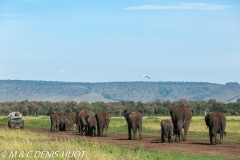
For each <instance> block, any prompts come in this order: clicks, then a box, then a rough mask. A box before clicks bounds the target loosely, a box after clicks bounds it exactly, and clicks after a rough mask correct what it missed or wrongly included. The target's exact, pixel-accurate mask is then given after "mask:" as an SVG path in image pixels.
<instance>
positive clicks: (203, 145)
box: [0, 125, 240, 159]
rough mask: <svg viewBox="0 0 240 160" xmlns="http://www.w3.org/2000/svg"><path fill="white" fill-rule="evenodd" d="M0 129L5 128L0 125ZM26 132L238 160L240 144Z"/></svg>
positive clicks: (113, 135)
mask: <svg viewBox="0 0 240 160" xmlns="http://www.w3.org/2000/svg"><path fill="white" fill-rule="evenodd" d="M0 127H1V128H7V126H5V125H0ZM25 130H26V131H30V132H36V133H42V134H45V135H48V136H52V137H53V138H58V139H59V138H60V139H61V138H68V139H80V140H82V141H93V142H99V143H105V144H111V145H121V146H125V147H129V148H135V147H136V146H142V147H143V148H144V149H145V150H161V151H171V152H181V153H188V154H206V155H214V156H223V157H228V158H236V159H240V142H234V143H233V142H224V143H223V144H221V145H210V144H209V141H204V140H188V141H187V142H181V143H161V141H160V137H143V140H134V141H133V140H127V135H123V134H109V135H108V137H85V136H82V135H79V133H78V132H77V131H69V132H63V131H59V132H52V131H50V129H41V128H29V127H26V128H25Z"/></svg>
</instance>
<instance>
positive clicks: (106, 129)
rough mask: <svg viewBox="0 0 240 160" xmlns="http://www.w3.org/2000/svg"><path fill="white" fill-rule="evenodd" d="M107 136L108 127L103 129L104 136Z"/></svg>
mask: <svg viewBox="0 0 240 160" xmlns="http://www.w3.org/2000/svg"><path fill="white" fill-rule="evenodd" d="M107 134H108V126H106V127H105V136H106V137H107Z"/></svg>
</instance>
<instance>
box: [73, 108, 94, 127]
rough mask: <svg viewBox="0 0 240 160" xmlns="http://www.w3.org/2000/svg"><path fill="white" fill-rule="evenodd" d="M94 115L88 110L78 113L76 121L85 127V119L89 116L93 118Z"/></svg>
mask: <svg viewBox="0 0 240 160" xmlns="http://www.w3.org/2000/svg"><path fill="white" fill-rule="evenodd" d="M93 115H94V114H93V113H92V112H90V111H89V110H82V111H80V112H79V113H78V115H76V116H77V119H79V121H80V123H82V124H83V125H87V122H86V119H85V118H86V117H87V116H89V117H91V116H93Z"/></svg>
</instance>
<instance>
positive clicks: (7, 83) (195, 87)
mask: <svg viewBox="0 0 240 160" xmlns="http://www.w3.org/2000/svg"><path fill="white" fill-rule="evenodd" d="M239 97H240V85H239V84H238V83H236V82H230V83H226V84H225V85H223V84H216V83H207V82H103V83H83V82H57V81H31V80H0V102H3V101H23V100H30V101H51V102H57V101H72V100H73V101H76V102H80V101H88V102H96V101H102V102H109V101H126V100H131V101H142V102H152V101H154V100H156V99H162V100H171V101H174V100H178V99H187V100H208V99H216V100H217V101H221V102H231V101H236V99H237V98H239Z"/></svg>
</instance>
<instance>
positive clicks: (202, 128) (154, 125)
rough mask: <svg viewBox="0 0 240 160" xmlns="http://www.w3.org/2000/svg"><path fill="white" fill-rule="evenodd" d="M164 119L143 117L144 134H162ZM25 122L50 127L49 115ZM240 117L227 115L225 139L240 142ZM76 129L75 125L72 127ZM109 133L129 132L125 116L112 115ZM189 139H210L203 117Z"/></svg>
mask: <svg viewBox="0 0 240 160" xmlns="http://www.w3.org/2000/svg"><path fill="white" fill-rule="evenodd" d="M163 119H171V118H170V117H159V116H151V117H144V118H143V136H160V122H161V120H163ZM24 120H25V121H24V123H25V126H27V127H37V128H45V129H50V126H51V125H50V118H49V116H39V117H24ZM0 123H1V124H7V118H6V117H0ZM239 124H240V117H239V116H231V117H227V126H226V132H227V136H224V141H229V142H239V141H240V130H239ZM72 130H75V126H74V127H73V128H72ZM108 133H110V134H127V133H128V131H127V122H126V120H125V118H124V117H112V118H111V122H110V126H109V130H108ZM188 139H193V140H194V139H196V140H209V137H208V130H206V124H205V122H204V119H203V117H193V118H192V121H191V124H190V128H189V132H188Z"/></svg>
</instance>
